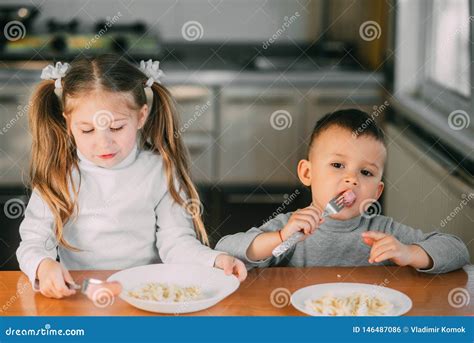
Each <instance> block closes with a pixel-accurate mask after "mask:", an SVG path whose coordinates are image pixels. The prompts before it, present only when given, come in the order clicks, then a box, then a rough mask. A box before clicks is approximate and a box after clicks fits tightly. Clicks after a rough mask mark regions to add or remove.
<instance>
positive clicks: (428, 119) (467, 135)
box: [392, 0, 474, 158]
mask: <svg viewBox="0 0 474 343" xmlns="http://www.w3.org/2000/svg"><path fill="white" fill-rule="evenodd" d="M473 7H474V0H469V17H470V18H472V16H473ZM407 9H409V10H407ZM431 10H432V3H431V1H430V0H419V1H410V2H408V0H399V1H397V7H396V36H395V41H396V43H395V54H396V64H395V84H394V93H393V94H392V101H393V102H394V105H395V107H396V108H397V109H398V110H401V111H402V112H403V114H404V115H406V116H407V117H408V118H409V119H412V121H413V122H415V123H416V124H417V125H420V126H421V127H423V128H424V129H425V130H427V131H429V132H431V133H433V134H435V135H437V136H439V137H440V138H441V139H442V140H443V141H444V142H445V143H447V144H448V145H449V146H450V147H451V148H453V149H455V150H457V151H459V152H461V153H462V154H464V155H466V157H468V156H469V155H472V151H473V150H474V139H473V138H472V137H474V118H473V112H474V111H473V109H474V93H473V89H472V87H473V84H474V65H473V58H474V43H473V37H474V20H470V23H469V41H470V56H469V61H470V63H471V65H470V79H469V83H470V86H471V95H470V97H466V96H463V95H462V94H460V93H457V92H455V91H454V90H452V89H451V88H448V87H445V86H443V85H440V84H438V83H437V82H435V81H434V80H432V79H430V78H429V77H428V73H427V68H429V64H427V63H425V61H426V57H427V56H426V53H427V51H428V49H429V45H430V44H431V42H429V41H428V37H429V36H428V32H427V30H429V29H430V27H431V23H432V21H431V20H430V18H427V13H431ZM402 39H403V41H402ZM422 42H425V44H421V43H422ZM404 109H405V110H404ZM456 110H461V111H465V112H467V113H468V115H469V118H470V125H469V126H468V127H467V128H465V129H462V130H458V131H456V130H452V129H450V128H449V126H448V116H449V114H450V113H451V112H453V111H456ZM470 158H474V157H472V156H471V157H470Z"/></svg>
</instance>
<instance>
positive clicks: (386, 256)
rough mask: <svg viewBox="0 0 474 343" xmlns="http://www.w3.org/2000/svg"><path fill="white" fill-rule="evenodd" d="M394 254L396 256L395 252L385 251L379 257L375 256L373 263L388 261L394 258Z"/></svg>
mask: <svg viewBox="0 0 474 343" xmlns="http://www.w3.org/2000/svg"><path fill="white" fill-rule="evenodd" d="M395 254H396V251H395V250H392V249H389V250H387V251H385V252H384V253H382V254H380V255H379V256H377V257H376V258H375V259H374V262H376V263H378V262H382V261H385V260H388V259H390V258H393V257H395Z"/></svg>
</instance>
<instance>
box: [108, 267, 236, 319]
mask: <svg viewBox="0 0 474 343" xmlns="http://www.w3.org/2000/svg"><path fill="white" fill-rule="evenodd" d="M107 281H119V282H120V283H121V284H122V286H123V291H122V293H121V294H120V298H121V299H123V300H125V301H126V302H128V303H129V304H130V305H133V306H135V307H137V308H139V309H142V310H145V311H151V312H158V313H173V314H178V313H189V312H196V311H201V310H204V309H206V308H209V307H211V306H214V305H215V304H217V303H218V302H219V301H221V300H222V299H224V298H225V297H227V296H228V295H230V294H232V293H233V292H234V291H235V290H236V289H237V288H239V285H240V282H239V280H238V279H237V278H236V277H235V276H233V275H225V274H224V271H222V270H221V269H217V268H211V267H204V266H199V265H187V264H151V265H146V266H140V267H134V268H130V269H125V270H122V271H120V272H117V273H115V274H113V275H111V276H110V277H109V278H108V279H107ZM149 282H159V283H169V284H177V285H179V286H181V287H185V286H198V287H200V288H201V292H202V293H201V294H202V297H201V298H200V299H196V300H189V301H183V302H166V301H152V300H142V299H137V298H134V297H131V296H129V295H128V291H129V290H134V289H137V287H140V286H142V285H143V284H146V283H149Z"/></svg>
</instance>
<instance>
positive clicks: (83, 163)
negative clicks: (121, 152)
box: [76, 143, 139, 170]
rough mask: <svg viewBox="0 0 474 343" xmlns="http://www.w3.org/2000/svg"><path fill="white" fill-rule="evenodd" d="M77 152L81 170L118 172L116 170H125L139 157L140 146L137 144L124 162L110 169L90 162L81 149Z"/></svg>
mask: <svg viewBox="0 0 474 343" xmlns="http://www.w3.org/2000/svg"><path fill="white" fill-rule="evenodd" d="M76 150H77V157H79V167H80V168H85V169H96V170H116V169H124V168H126V167H128V166H130V165H131V164H132V163H133V162H135V160H136V159H137V156H138V152H139V151H138V146H137V144H136V143H135V145H134V146H133V148H132V151H130V153H129V154H128V155H127V157H125V158H124V159H123V160H122V161H120V162H119V163H118V164H116V165H114V166H113V167H110V168H105V167H101V166H99V165H97V164H95V163H94V162H92V161H90V160H88V159H87V158H86V157H85V156H84V155H83V154H82V153H81V152H80V151H79V149H76Z"/></svg>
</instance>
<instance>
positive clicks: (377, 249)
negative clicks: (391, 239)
mask: <svg viewBox="0 0 474 343" xmlns="http://www.w3.org/2000/svg"><path fill="white" fill-rule="evenodd" d="M392 248H393V246H392V244H390V243H385V244H379V245H377V246H373V247H372V249H371V250H370V256H369V261H370V260H372V261H373V260H374V259H375V258H376V257H377V256H379V255H380V254H382V253H383V252H384V251H387V250H389V249H392Z"/></svg>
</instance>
